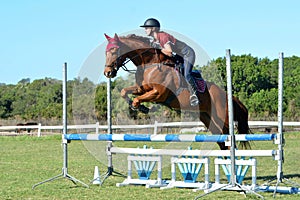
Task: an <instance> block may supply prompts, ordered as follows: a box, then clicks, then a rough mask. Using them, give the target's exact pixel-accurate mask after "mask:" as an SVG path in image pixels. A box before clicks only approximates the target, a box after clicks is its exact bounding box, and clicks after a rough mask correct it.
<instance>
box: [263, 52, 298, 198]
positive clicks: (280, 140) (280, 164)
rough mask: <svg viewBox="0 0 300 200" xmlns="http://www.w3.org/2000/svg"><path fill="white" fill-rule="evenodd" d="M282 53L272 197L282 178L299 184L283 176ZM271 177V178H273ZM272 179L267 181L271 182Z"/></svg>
mask: <svg viewBox="0 0 300 200" xmlns="http://www.w3.org/2000/svg"><path fill="white" fill-rule="evenodd" d="M283 75H284V54H283V52H280V53H279V59H278V136H277V143H278V164H277V176H276V178H275V179H276V181H277V182H276V186H275V189H274V193H273V197H275V196H276V192H277V189H278V186H279V184H280V183H283V180H286V181H287V182H288V183H290V184H291V185H295V186H297V187H299V186H300V184H298V183H295V182H293V181H290V180H288V179H287V178H284V176H283V162H284V154H283V152H284V150H283V146H284V143H285V141H284V135H283V84H284V77H283ZM275 179H273V180H275ZM273 180H271V181H269V183H270V182H272V181H273Z"/></svg>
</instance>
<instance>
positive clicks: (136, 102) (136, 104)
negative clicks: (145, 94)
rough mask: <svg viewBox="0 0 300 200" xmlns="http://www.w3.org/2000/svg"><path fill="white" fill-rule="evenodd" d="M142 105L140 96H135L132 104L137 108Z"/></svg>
mask: <svg viewBox="0 0 300 200" xmlns="http://www.w3.org/2000/svg"><path fill="white" fill-rule="evenodd" d="M139 105H140V100H139V99H138V98H134V99H133V101H132V106H133V107H135V108H137V107H138V106H139Z"/></svg>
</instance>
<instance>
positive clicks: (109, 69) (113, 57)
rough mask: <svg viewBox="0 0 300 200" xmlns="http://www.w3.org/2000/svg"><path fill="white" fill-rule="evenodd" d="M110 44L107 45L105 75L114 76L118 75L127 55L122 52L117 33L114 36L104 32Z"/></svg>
mask: <svg viewBox="0 0 300 200" xmlns="http://www.w3.org/2000/svg"><path fill="white" fill-rule="evenodd" d="M104 35H105V37H106V39H107V41H108V44H107V46H106V62H105V69H104V75H105V76H106V77H107V78H114V77H115V76H116V75H117V72H118V70H119V68H120V67H121V66H122V65H123V63H124V61H125V60H126V57H125V55H123V53H122V52H121V45H122V44H121V42H120V39H119V37H118V35H117V34H115V36H114V37H113V38H111V37H109V36H108V35H106V34H104Z"/></svg>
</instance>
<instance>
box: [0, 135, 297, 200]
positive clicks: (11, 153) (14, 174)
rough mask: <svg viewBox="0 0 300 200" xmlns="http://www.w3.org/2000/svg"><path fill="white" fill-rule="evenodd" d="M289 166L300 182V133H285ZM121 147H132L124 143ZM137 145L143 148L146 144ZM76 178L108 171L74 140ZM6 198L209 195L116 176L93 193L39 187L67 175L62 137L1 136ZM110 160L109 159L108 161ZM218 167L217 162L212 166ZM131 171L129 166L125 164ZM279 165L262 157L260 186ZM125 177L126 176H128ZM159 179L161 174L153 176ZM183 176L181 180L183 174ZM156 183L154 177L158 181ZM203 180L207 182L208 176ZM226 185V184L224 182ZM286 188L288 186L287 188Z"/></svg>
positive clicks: (288, 173)
mask: <svg viewBox="0 0 300 200" xmlns="http://www.w3.org/2000/svg"><path fill="white" fill-rule="evenodd" d="M285 139H286V146H285V162H284V168H283V172H284V176H285V177H286V178H290V180H292V181H295V182H297V183H300V169H299V167H300V160H299V158H300V133H287V134H285ZM118 145H119V146H122V145H127V146H128V144H127V143H126V144H125V143H122V142H119V143H118ZM131 145H135V147H136V146H142V145H143V143H132V144H131ZM252 146H253V149H275V148H276V146H275V145H273V144H272V142H256V143H255V144H253V145H252ZM68 149H69V151H68V152H69V167H68V170H69V171H68V172H69V174H70V175H72V176H74V177H76V178H77V179H79V180H81V181H83V182H84V183H90V181H91V180H92V179H93V173H94V167H95V166H96V165H97V166H99V169H100V173H104V172H105V171H106V166H105V165H104V164H102V163H100V162H99V161H98V160H97V159H96V158H95V157H94V156H93V155H92V154H91V153H89V151H88V150H87V149H86V147H85V146H84V144H83V143H82V142H80V141H72V142H71V143H70V144H69V145H68ZM0 151H1V157H0V166H1V174H0V183H1V184H0V199H110V200H111V199H118V200H119V199H136V200H138V199H151V200H153V199H194V198H195V197H196V196H198V195H199V194H203V191H199V192H193V191H192V190H191V189H179V188H174V189H168V190H160V189H158V188H151V189H146V188H145V187H144V186H127V187H116V186H115V185H116V183H119V182H122V181H123V179H124V178H122V177H118V176H110V177H109V178H108V179H107V180H106V181H105V182H104V184H103V185H102V186H101V187H100V186H98V185H90V188H85V187H82V186H81V185H78V186H76V185H74V184H73V183H72V182H71V181H69V180H67V179H59V180H55V181H53V182H49V183H46V184H43V185H40V186H38V187H36V189H34V190H32V189H31V188H32V186H33V185H34V184H35V183H38V182H40V181H43V180H45V179H48V178H51V177H53V176H55V175H58V174H60V173H61V169H62V160H63V157H62V146H61V136H59V135H56V136H43V137H41V138H37V137H35V136H17V137H12V136H9V137H8V136H1V137H0ZM103 159H104V160H106V158H103ZM211 163H213V161H211ZM123 164H124V166H125V167H126V166H127V163H126V162H125V163H123ZM276 170H277V161H274V160H273V159H272V158H258V166H257V175H258V177H257V179H258V180H257V181H258V183H259V184H262V183H264V182H266V181H267V180H270V179H271V178H274V177H275V175H276ZM250 172H251V171H249V174H248V175H247V177H246V178H245V183H246V184H247V183H248V184H249V183H251V174H250ZM122 173H124V174H126V172H125V171H122ZM153 176H155V174H153ZM178 177H180V175H178ZM153 178H154V177H153ZM163 178H165V179H170V178H171V173H170V166H169V167H165V168H164V170H163ZM210 179H211V181H213V180H214V170H213V168H212V169H211V176H210ZM199 180H203V176H202V174H200V175H199ZM222 180H223V182H224V181H225V179H224V177H223V179H222ZM281 186H284V184H281ZM260 194H262V195H263V196H264V197H265V199H273V197H272V193H260ZM221 198H222V199H244V196H243V195H242V194H239V193H237V192H228V191H224V192H221V191H220V192H215V193H213V194H211V195H208V196H206V197H205V198H203V199H221ZM276 198H277V199H300V195H282V194H277V195H276ZM247 199H257V197H256V196H254V195H250V194H248V195H247Z"/></svg>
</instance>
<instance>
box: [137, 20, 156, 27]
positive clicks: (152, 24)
mask: <svg viewBox="0 0 300 200" xmlns="http://www.w3.org/2000/svg"><path fill="white" fill-rule="evenodd" d="M140 27H158V28H160V23H159V21H158V20H157V19H154V18H149V19H147V20H146V21H145V23H144V25H142V26H140Z"/></svg>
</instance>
